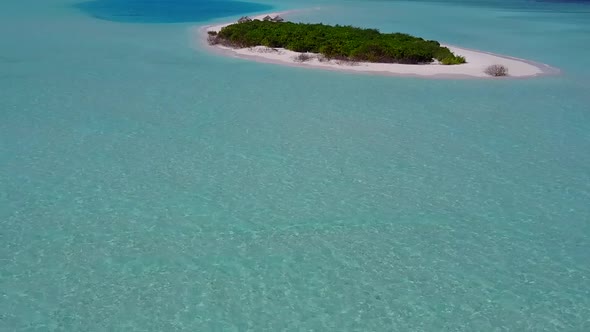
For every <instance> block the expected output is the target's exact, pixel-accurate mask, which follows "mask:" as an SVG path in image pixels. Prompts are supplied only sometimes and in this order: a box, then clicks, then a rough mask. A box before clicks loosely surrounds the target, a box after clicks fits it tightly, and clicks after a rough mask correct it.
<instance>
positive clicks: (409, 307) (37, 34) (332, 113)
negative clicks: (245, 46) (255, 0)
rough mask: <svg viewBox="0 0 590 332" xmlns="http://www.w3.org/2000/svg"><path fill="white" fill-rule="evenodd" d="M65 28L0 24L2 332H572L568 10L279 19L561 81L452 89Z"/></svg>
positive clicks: (583, 29) (581, 10) (176, 36)
mask: <svg viewBox="0 0 590 332" xmlns="http://www.w3.org/2000/svg"><path fill="white" fill-rule="evenodd" d="M519 3H520V2H519ZM73 4H75V2H74V1H70V2H67V1H60V0H52V1H46V2H43V3H42V4H40V3H38V1H32V0H25V1H12V0H11V1H4V2H2V4H0V189H1V190H0V330H2V331H146V330H149V331H172V330H187V331H248V330H251V331H263V330H266V331H278V330H289V331H300V330H316V331H439V330H451V331H494V330H498V331H588V330H590V322H589V321H588V317H590V279H589V275H590V263H589V262H590V259H589V257H588V252H590V224H589V221H590V204H589V203H590V169H589V167H588V165H589V164H590V154H589V153H588V152H589V151H590V109H589V107H588V105H589V104H590V97H588V94H587V91H588V90H587V87H588V84H589V83H590V79H589V77H590V76H589V75H590V70H589V69H588V68H585V67H584V65H585V62H586V61H587V60H586V59H588V58H590V48H589V47H588V45H590V43H588V42H589V41H590V40H589V38H590V37H589V36H590V23H589V22H590V20H588V19H589V16H590V10H589V9H588V7H587V6H586V5H584V4H563V3H548V2H543V3H539V4H537V3H531V2H526V3H525V2H523V3H520V5H516V4H515V3H514V2H497V1H488V2H478V3H476V4H475V5H474V4H473V3H463V2H457V1H455V2H452V3H441V2H436V3H431V2H419V3H417V2H385V1H380V2H346V3H339V2H325V3H321V4H320V5H319V6H320V8H321V9H319V10H314V11H308V12H299V13H297V14H294V15H293V16H292V18H293V19H301V20H309V21H323V22H327V23H342V24H345V23H351V24H356V25H363V26H374V27H377V28H380V29H382V30H384V31H396V30H402V31H405V32H410V33H414V34H418V35H422V36H425V37H428V38H435V39H439V40H443V41H445V42H448V43H451V44H456V45H460V46H465V47H471V48H476V49H483V50H487V51H492V52H497V53H504V54H508V55H513V56H518V57H523V58H527V59H531V60H535V61H540V62H545V63H548V64H550V65H553V66H555V67H558V68H561V69H562V70H563V75H561V76H556V77H548V78H543V79H534V80H513V81H467V80H424V79H408V78H393V77H373V76H368V75H352V74H343V73H334V72H321V71H314V70H306V69H299V68H285V67H281V66H276V65H269V64H261V63H253V62H248V61H244V60H240V59H230V58H221V57H218V56H216V55H212V54H209V53H207V52H206V51H204V50H203V49H201V48H200V47H199V46H198V45H195V43H194V41H193V38H194V36H193V35H191V29H190V28H191V26H192V25H194V24H191V23H176V24H152V23H149V22H143V23H133V24H131V23H124V22H118V21H110V20H100V19H96V18H94V17H92V16H91V15H88V13H85V12H83V11H80V10H79V9H77V8H75V7H72V5H73ZM271 5H273V6H274V7H275V8H276V9H277V10H282V9H289V8H312V7H318V4H317V3H309V4H306V3H300V2H297V3H288V2H283V3H272V4H271ZM537 6H538V7H537ZM224 15H226V14H223V13H221V12H211V13H208V16H207V17H209V18H206V20H209V21H202V22H199V23H195V24H197V25H198V24H207V23H208V22H210V20H212V17H218V18H217V19H216V20H221V21H223V20H224V19H223V18H221V17H222V16H224ZM240 15H242V14H241V13H240V14H236V16H240ZM136 22H137V21H136Z"/></svg>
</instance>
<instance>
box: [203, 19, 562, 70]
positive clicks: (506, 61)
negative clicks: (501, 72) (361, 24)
mask: <svg viewBox="0 0 590 332" xmlns="http://www.w3.org/2000/svg"><path fill="white" fill-rule="evenodd" d="M291 12H292V11H287V12H276V13H268V14H262V15H257V16H253V17H251V18H252V19H258V20H262V19H263V18H264V17H265V16H267V15H268V16H271V17H274V16H276V15H280V16H282V17H285V16H286V15H288V14H289V13H291ZM234 23H236V22H227V23H221V24H217V25H209V26H204V27H199V28H197V29H196V33H197V38H199V39H200V41H201V42H202V44H204V45H206V47H207V48H209V49H211V50H213V51H216V52H218V53H219V54H223V55H226V56H233V57H239V58H244V59H249V60H254V61H260V62H266V63H274V64H280V65H287V66H297V67H304V68H317V69H324V70H336V71H346V72H353V73H368V74H377V75H391V76H410V77H425V78H476V79H477V78H478V79H486V78H487V79H499V78H498V77H493V76H490V75H488V74H486V73H485V69H486V68H487V67H488V66H491V65H502V66H504V67H506V68H508V76H505V77H502V78H501V79H505V78H531V77H539V76H545V75H556V74H559V73H560V71H559V69H557V68H554V67H551V66H549V65H547V64H543V63H538V62H534V61H529V60H525V59H520V58H515V57H510V56H506V55H499V54H494V53H490V52H485V51H479V50H473V49H468V48H463V47H458V46H453V45H447V44H442V43H441V45H442V46H446V47H448V48H449V49H450V50H451V52H453V53H454V54H456V55H461V56H464V57H465V59H466V60H467V63H464V64H459V65H442V64H439V63H438V62H437V61H434V62H432V63H428V64H416V65H414V64H398V63H374V62H350V61H339V60H326V59H322V57H321V56H320V57H318V56H317V54H313V53H308V54H309V55H310V56H311V59H310V60H307V61H305V62H300V61H297V60H296V58H297V56H298V55H300V54H301V53H299V52H294V51H290V50H287V49H284V48H269V47H265V46H256V47H249V48H231V47H226V46H222V45H209V44H208V43H207V33H208V32H209V31H215V32H219V31H221V29H222V28H223V27H225V26H228V25H230V24H234ZM320 59H321V61H320Z"/></svg>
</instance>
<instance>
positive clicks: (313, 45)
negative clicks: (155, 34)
mask: <svg viewBox="0 0 590 332" xmlns="http://www.w3.org/2000/svg"><path fill="white" fill-rule="evenodd" d="M287 13H289V12H284V13H273V14H265V15H259V16H256V17H253V18H250V17H247V16H244V17H242V18H240V19H239V20H238V21H237V22H230V23H225V24H219V25H213V26H206V27H203V28H200V29H198V30H197V31H198V33H199V35H200V36H201V32H203V33H204V34H205V36H206V42H207V45H209V46H210V47H211V48H212V49H213V50H215V51H217V52H219V53H221V54H224V55H230V56H237V57H240V58H245V59H250V60H255V61H262V62H268V63H276V64H282V65H288V66H298V67H308V68H318V69H325V70H336V71H348V72H358V73H370V74H378V75H393V76H414V77H430V78H499V77H510V78H525V77H536V76H543V75H554V74H558V73H559V70H558V69H555V68H552V67H550V66H548V65H546V64H542V63H537V62H533V61H528V60H524V59H519V58H514V57H509V56H503V55H498V54H493V53H489V52H483V51H477V50H471V49H466V48H460V47H456V46H450V45H443V44H441V43H440V42H438V41H435V40H427V39H424V38H420V37H415V36H412V35H410V34H406V33H399V32H394V33H382V32H380V31H379V30H377V29H367V28H359V27H353V26H342V25H333V26H332V25H326V24H322V23H294V22H288V21H286V20H285V19H283V17H281V16H280V15H283V14H287ZM279 14H280V15H279ZM200 38H202V37H200Z"/></svg>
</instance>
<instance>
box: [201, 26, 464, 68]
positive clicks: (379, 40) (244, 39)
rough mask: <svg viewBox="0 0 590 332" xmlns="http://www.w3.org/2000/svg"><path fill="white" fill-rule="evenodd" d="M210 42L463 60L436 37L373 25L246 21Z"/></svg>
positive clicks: (396, 58) (350, 55)
mask: <svg viewBox="0 0 590 332" xmlns="http://www.w3.org/2000/svg"><path fill="white" fill-rule="evenodd" d="M210 41H211V42H212V43H221V44H224V45H227V46H231V47H239V48H244V47H253V46H259V45H263V46H268V47H273V48H278V47H282V48H286V49H289V50H292V51H296V52H311V53H320V54H323V55H324V56H326V57H327V58H336V59H346V60H353V61H366V62H385V63H406V64H417V63H429V62H432V61H433V60H434V59H436V60H439V61H440V62H441V63H443V64H459V63H464V62H465V59H464V58H463V57H461V56H456V55H454V54H453V53H452V52H451V51H450V50H449V49H448V48H446V47H442V46H440V44H439V43H438V42H437V41H433V40H424V39H422V38H418V37H414V36H411V35H408V34H404V33H380V32H379V31H378V30H375V29H361V28H356V27H352V26H339V25H336V26H330V25H324V24H304V23H292V22H271V21H258V20H254V21H248V22H242V23H236V24H232V25H228V26H226V27H224V28H223V29H221V31H220V32H219V33H218V34H215V33H212V36H211V37H210Z"/></svg>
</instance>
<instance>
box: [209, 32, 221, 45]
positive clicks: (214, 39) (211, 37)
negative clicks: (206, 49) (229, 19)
mask: <svg viewBox="0 0 590 332" xmlns="http://www.w3.org/2000/svg"><path fill="white" fill-rule="evenodd" d="M207 43H209V45H217V44H219V43H220V40H219V37H218V36H217V35H212V34H209V36H207Z"/></svg>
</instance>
